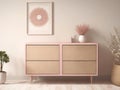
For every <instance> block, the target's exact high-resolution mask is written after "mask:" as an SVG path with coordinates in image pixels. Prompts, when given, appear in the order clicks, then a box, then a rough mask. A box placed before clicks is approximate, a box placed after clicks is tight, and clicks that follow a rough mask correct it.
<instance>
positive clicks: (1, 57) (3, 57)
mask: <svg viewBox="0 0 120 90" xmlns="http://www.w3.org/2000/svg"><path fill="white" fill-rule="evenodd" d="M7 62H9V56H8V55H7V54H6V52H5V51H0V84H3V83H5V81H6V72H5V71H3V65H4V63H7Z"/></svg>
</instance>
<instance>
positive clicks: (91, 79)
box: [90, 76, 93, 84]
mask: <svg viewBox="0 0 120 90" xmlns="http://www.w3.org/2000/svg"><path fill="white" fill-rule="evenodd" d="M90 83H91V84H92V83H93V77H92V76H90Z"/></svg>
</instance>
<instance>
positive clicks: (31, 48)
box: [26, 45, 60, 60]
mask: <svg viewBox="0 0 120 90" xmlns="http://www.w3.org/2000/svg"><path fill="white" fill-rule="evenodd" d="M59 52H60V51H59V45H38V46H37V45H27V46H26V55H27V60H59Z"/></svg>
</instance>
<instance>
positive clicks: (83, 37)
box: [78, 35, 86, 43]
mask: <svg viewBox="0 0 120 90" xmlns="http://www.w3.org/2000/svg"><path fill="white" fill-rule="evenodd" d="M78 42H80V43H84V42H86V37H85V35H79V36H78Z"/></svg>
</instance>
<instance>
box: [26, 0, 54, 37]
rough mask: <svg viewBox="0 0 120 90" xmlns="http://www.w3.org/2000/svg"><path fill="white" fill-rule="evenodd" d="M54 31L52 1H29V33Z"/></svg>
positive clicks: (41, 33) (49, 32)
mask: <svg viewBox="0 0 120 90" xmlns="http://www.w3.org/2000/svg"><path fill="white" fill-rule="evenodd" d="M52 32H53V31H52V2H29V3H28V4H27V33H28V34H29V35H39V34H40V35H52Z"/></svg>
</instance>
